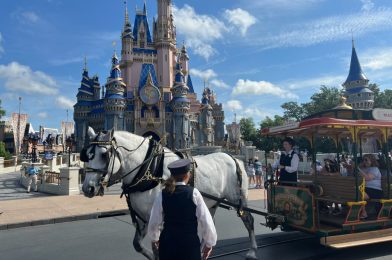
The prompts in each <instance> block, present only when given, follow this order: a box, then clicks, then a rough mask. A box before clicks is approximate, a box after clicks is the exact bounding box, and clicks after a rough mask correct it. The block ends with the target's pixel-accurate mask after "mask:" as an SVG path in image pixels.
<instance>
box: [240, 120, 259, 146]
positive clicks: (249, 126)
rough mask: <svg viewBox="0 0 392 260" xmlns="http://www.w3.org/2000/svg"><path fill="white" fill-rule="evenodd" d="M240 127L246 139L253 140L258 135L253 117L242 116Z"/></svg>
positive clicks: (243, 137)
mask: <svg viewBox="0 0 392 260" xmlns="http://www.w3.org/2000/svg"><path fill="white" fill-rule="evenodd" d="M240 129H241V135H242V139H244V141H253V140H254V138H255V136H256V128H255V123H254V122H253V118H251V117H248V118H241V120H240Z"/></svg>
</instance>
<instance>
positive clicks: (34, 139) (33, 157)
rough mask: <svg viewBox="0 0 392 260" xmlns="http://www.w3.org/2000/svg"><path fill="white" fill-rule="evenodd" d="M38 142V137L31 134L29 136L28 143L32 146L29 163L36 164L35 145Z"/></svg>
mask: <svg viewBox="0 0 392 260" xmlns="http://www.w3.org/2000/svg"><path fill="white" fill-rule="evenodd" d="M38 141H39V137H38V136H37V135H36V134H31V135H30V136H29V142H30V143H31V144H32V145H33V149H32V152H31V153H32V154H31V162H32V163H36V162H37V144H38Z"/></svg>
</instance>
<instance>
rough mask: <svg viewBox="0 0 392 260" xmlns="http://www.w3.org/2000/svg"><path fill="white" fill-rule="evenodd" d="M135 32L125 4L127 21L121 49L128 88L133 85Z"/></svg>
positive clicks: (122, 68)
mask: <svg viewBox="0 0 392 260" xmlns="http://www.w3.org/2000/svg"><path fill="white" fill-rule="evenodd" d="M133 41H134V37H133V32H132V24H131V22H130V21H129V15H128V8H127V4H126V2H125V20H124V29H123V32H122V34H121V43H122V49H121V65H120V69H121V71H122V72H123V79H124V82H125V84H126V85H127V86H130V85H131V70H130V68H131V66H132V62H133V55H132V50H133Z"/></svg>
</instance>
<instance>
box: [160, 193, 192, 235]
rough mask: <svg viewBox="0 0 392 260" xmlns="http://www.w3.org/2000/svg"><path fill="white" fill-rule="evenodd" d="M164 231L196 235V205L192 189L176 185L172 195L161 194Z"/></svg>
mask: <svg viewBox="0 0 392 260" xmlns="http://www.w3.org/2000/svg"><path fill="white" fill-rule="evenodd" d="M162 207H163V215H164V230H165V231H169V232H170V233H172V234H178V235H181V234H184V233H187V234H189V233H193V234H196V235H197V217H196V205H195V203H194V202H193V187H190V186H186V185H177V186H176V190H175V191H174V192H173V193H168V192H165V191H163V192H162Z"/></svg>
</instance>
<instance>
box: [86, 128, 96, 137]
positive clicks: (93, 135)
mask: <svg viewBox="0 0 392 260" xmlns="http://www.w3.org/2000/svg"><path fill="white" fill-rule="evenodd" d="M87 135H88V136H89V137H90V139H94V138H95V137H97V134H96V133H95V131H94V129H93V128H92V127H91V126H89V127H88V130H87Z"/></svg>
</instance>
